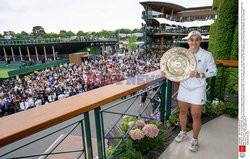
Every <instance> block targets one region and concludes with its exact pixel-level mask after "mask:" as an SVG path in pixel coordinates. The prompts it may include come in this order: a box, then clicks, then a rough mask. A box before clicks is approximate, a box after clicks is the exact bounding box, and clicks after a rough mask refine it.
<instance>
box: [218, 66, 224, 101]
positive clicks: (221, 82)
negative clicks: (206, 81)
mask: <svg viewBox="0 0 250 159" xmlns="http://www.w3.org/2000/svg"><path fill="white" fill-rule="evenodd" d="M224 72H225V68H224V66H222V75H221V79H220V80H221V81H220V94H219V102H220V101H221V98H222V84H223V81H224ZM224 93H225V92H223V96H224Z"/></svg>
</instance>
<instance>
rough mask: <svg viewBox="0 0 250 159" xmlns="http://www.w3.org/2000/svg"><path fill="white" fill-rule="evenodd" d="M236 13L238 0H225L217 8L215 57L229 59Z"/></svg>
mask: <svg viewBox="0 0 250 159" xmlns="http://www.w3.org/2000/svg"><path fill="white" fill-rule="evenodd" d="M237 14H238V0H226V1H224V2H223V3H222V5H221V6H220V8H219V10H218V19H217V30H216V35H215V36H216V39H215V47H214V48H215V58H216V59H224V60H226V59H230V53H231V48H232V46H231V44H232V41H233V36H234V30H235V25H236V22H237Z"/></svg>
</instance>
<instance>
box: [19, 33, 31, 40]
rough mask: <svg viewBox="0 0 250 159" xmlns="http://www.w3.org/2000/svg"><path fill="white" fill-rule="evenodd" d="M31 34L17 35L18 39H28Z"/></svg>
mask: <svg viewBox="0 0 250 159" xmlns="http://www.w3.org/2000/svg"><path fill="white" fill-rule="evenodd" d="M29 36H30V35H29V33H27V32H25V31H22V32H21V33H17V34H16V38H17V39H28V38H29Z"/></svg>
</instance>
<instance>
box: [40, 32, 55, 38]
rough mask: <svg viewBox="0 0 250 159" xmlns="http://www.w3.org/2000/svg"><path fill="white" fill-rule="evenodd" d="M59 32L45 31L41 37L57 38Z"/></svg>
mask: <svg viewBox="0 0 250 159" xmlns="http://www.w3.org/2000/svg"><path fill="white" fill-rule="evenodd" d="M58 37H59V34H56V33H46V34H44V35H43V38H58Z"/></svg>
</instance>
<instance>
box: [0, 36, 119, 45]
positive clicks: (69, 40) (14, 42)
mask: <svg viewBox="0 0 250 159" xmlns="http://www.w3.org/2000/svg"><path fill="white" fill-rule="evenodd" d="M116 41H117V39H116V38H94V37H76V38H47V39H31V40H25V39H24V40H15V39H10V40H4V41H0V46H8V45H30V44H58V43H76V42H116Z"/></svg>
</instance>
